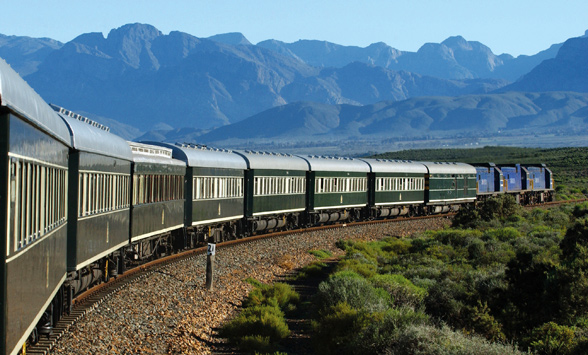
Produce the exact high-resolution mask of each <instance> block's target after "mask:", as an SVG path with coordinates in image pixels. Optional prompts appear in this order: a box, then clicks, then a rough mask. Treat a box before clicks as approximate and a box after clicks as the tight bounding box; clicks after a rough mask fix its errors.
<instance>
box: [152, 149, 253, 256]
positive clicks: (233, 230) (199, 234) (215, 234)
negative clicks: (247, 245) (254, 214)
mask: <svg viewBox="0 0 588 355" xmlns="http://www.w3.org/2000/svg"><path fill="white" fill-rule="evenodd" d="M150 144H154V145H159V146H163V147H167V148H170V149H172V156H173V158H174V159H178V160H181V161H184V162H186V164H187V167H186V175H185V178H184V181H185V187H184V196H185V206H184V225H185V227H186V229H187V234H188V239H189V240H187V242H188V244H190V245H192V244H194V243H195V242H197V241H220V239H222V238H224V239H227V238H228V239H234V238H236V237H237V235H239V234H240V231H241V229H242V228H243V226H242V219H243V211H244V174H245V169H247V164H246V163H245V161H244V160H243V158H242V157H241V156H239V155H237V154H235V153H234V152H233V151H231V150H227V149H217V148H210V147H207V146H204V145H196V144H188V143H185V144H166V143H158V142H153V143H150Z"/></svg>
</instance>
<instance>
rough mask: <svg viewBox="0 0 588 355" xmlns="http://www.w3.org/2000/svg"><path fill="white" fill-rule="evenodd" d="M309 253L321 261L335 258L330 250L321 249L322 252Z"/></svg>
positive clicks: (312, 251)
mask: <svg viewBox="0 0 588 355" xmlns="http://www.w3.org/2000/svg"><path fill="white" fill-rule="evenodd" d="M308 252H309V253H310V254H312V255H314V256H316V257H317V258H319V259H327V258H330V257H331V256H333V253H331V252H330V251H328V250H324V249H321V250H316V249H314V250H309V251H308Z"/></svg>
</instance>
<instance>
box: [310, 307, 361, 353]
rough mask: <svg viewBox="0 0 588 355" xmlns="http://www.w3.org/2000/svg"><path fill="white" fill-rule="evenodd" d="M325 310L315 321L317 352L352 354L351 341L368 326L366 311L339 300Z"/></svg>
mask: <svg viewBox="0 0 588 355" xmlns="http://www.w3.org/2000/svg"><path fill="white" fill-rule="evenodd" d="M324 311H325V312H324V315H323V316H322V317H321V318H320V319H319V321H318V322H313V328H314V342H315V346H316V348H317V353H319V354H352V353H353V351H352V349H351V348H350V347H349V343H351V342H354V339H355V338H356V336H357V335H358V334H359V333H360V332H361V331H362V330H363V329H364V328H365V327H366V325H367V323H368V318H367V317H366V313H365V312H361V311H359V310H358V309H356V308H354V307H351V305H349V304H348V303H347V302H339V303H337V304H335V305H332V306H330V307H328V308H327V309H325V310H324Z"/></svg>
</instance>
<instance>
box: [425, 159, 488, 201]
mask: <svg viewBox="0 0 588 355" xmlns="http://www.w3.org/2000/svg"><path fill="white" fill-rule="evenodd" d="M422 164H424V165H425V166H426V167H427V170H428V172H427V175H426V180H425V203H426V205H427V209H428V212H429V213H443V212H448V211H452V210H453V211H456V210H458V209H459V206H460V205H461V204H464V203H474V202H475V201H476V192H477V188H476V168H474V167H473V166H471V165H468V164H464V163H453V162H451V163H441V162H434V163H433V162H423V163H422Z"/></svg>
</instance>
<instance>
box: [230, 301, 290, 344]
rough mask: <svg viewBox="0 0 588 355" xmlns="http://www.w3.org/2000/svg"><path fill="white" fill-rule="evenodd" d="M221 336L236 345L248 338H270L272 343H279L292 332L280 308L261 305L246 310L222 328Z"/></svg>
mask: <svg viewBox="0 0 588 355" xmlns="http://www.w3.org/2000/svg"><path fill="white" fill-rule="evenodd" d="M220 334H221V336H222V337H224V338H229V340H230V341H232V342H235V343H239V342H240V341H241V339H242V338H243V337H246V336H260V337H262V338H263V337H268V338H269V340H270V342H277V341H279V340H281V339H284V338H286V337H287V336H288V335H289V334H290V331H289V330H288V326H287V325H286V321H285V320H284V314H283V313H282V312H281V311H280V310H279V308H277V307H274V306H265V305H259V306H254V307H248V308H245V309H244V310H243V311H242V312H241V313H240V314H239V315H238V316H237V318H235V319H233V320H231V321H230V322H228V323H227V324H225V325H224V326H223V327H222V328H221V331H220Z"/></svg>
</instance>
